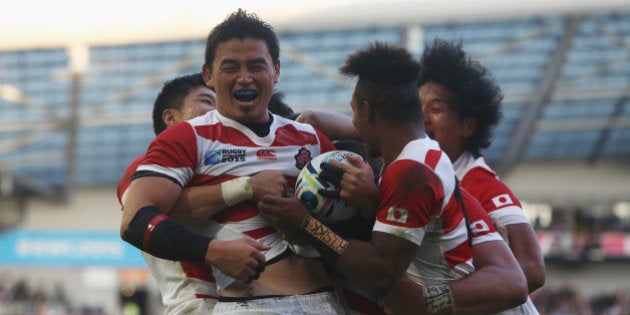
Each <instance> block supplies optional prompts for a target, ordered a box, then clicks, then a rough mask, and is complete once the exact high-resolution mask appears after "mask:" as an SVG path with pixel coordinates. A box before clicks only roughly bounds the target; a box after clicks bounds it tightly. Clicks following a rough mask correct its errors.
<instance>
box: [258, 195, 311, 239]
mask: <svg viewBox="0 0 630 315" xmlns="http://www.w3.org/2000/svg"><path fill="white" fill-rule="evenodd" d="M258 210H259V213H260V215H261V216H262V217H263V218H265V219H267V221H269V223H271V225H272V226H273V227H275V228H276V229H277V230H279V231H281V232H282V233H284V234H285V235H287V236H289V237H292V236H293V235H295V234H297V232H298V230H299V229H300V225H301V224H302V221H304V218H306V217H307V216H308V215H309V212H308V209H306V206H304V204H302V202H300V200H298V199H297V198H295V197H278V196H271V195H267V196H264V197H263V198H262V200H261V201H260V202H259V203H258Z"/></svg>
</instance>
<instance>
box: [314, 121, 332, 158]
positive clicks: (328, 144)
mask: <svg viewBox="0 0 630 315" xmlns="http://www.w3.org/2000/svg"><path fill="white" fill-rule="evenodd" d="M313 129H315V132H316V133H317V138H319V147H320V150H321V153H325V152H328V151H333V150H336V148H335V145H334V144H333V143H332V141H330V139H328V137H326V135H324V134H323V133H322V132H321V131H319V129H317V128H315V127H313Z"/></svg>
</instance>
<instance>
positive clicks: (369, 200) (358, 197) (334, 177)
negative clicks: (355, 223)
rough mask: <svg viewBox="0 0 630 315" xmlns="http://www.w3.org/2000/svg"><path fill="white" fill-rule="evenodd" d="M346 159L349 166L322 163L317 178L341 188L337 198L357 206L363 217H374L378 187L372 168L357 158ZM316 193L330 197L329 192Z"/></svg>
mask: <svg viewBox="0 0 630 315" xmlns="http://www.w3.org/2000/svg"><path fill="white" fill-rule="evenodd" d="M347 159H348V162H350V164H351V165H347V164H343V163H340V162H339V161H335V160H330V161H329V162H328V163H322V164H321V165H320V168H321V169H322V172H321V173H320V175H319V176H320V178H322V179H326V180H328V181H330V182H332V183H334V184H336V185H339V186H340V187H341V190H340V192H339V196H338V197H337V198H341V199H343V200H346V201H348V202H350V203H351V204H354V205H356V206H358V207H359V208H360V209H361V214H362V215H363V217H365V218H371V217H374V216H375V215H376V210H377V206H378V187H377V186H376V184H375V183H374V173H373V172H372V167H371V166H370V164H368V163H366V162H364V161H363V159H362V158H361V157H358V156H352V155H348V156H347ZM322 176H323V177H322ZM335 181H338V183H339V184H337V183H336V182H335ZM318 193H320V194H321V195H323V196H329V197H330V191H326V190H320V191H318ZM327 194H328V195H327Z"/></svg>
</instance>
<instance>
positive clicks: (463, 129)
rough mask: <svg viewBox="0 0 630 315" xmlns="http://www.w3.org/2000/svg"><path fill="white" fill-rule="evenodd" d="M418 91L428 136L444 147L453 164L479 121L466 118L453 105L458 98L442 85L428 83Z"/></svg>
mask: <svg viewBox="0 0 630 315" xmlns="http://www.w3.org/2000/svg"><path fill="white" fill-rule="evenodd" d="M418 92H419V93H420V101H421V103H422V114H423V116H424V124H425V128H426V131H427V134H428V135H429V137H431V139H433V140H435V141H437V142H438V143H439V144H440V147H441V148H442V150H443V151H444V152H446V154H447V155H448V156H449V158H450V159H451V161H455V160H457V158H459V156H460V155H461V154H462V153H463V152H464V147H465V145H466V140H467V139H468V138H469V137H470V136H471V135H472V134H473V133H474V131H475V129H476V127H477V125H476V120H475V119H474V118H468V119H462V118H461V117H460V116H459V114H458V113H457V111H456V110H455V109H453V107H452V106H451V105H450V104H452V102H456V101H457V100H455V98H454V95H453V94H452V93H451V92H450V91H449V90H448V89H446V88H445V87H444V86H442V85H440V84H437V83H433V82H428V83H426V84H424V85H422V86H421V87H420V88H419V89H418Z"/></svg>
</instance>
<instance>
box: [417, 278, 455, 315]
mask: <svg viewBox="0 0 630 315" xmlns="http://www.w3.org/2000/svg"><path fill="white" fill-rule="evenodd" d="M422 293H423V294H424V305H425V306H426V310H427V314H430V315H452V314H455V300H454V299H453V291H451V288H450V287H449V286H448V285H446V284H438V285H433V286H422Z"/></svg>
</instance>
